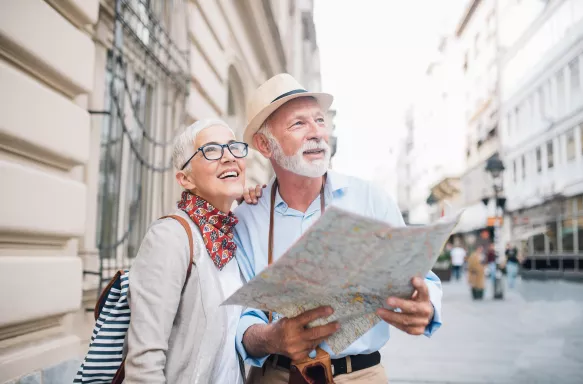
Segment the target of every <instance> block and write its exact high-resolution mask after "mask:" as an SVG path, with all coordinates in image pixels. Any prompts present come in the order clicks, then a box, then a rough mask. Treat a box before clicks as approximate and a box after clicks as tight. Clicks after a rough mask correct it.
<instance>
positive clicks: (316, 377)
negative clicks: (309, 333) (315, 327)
mask: <svg viewBox="0 0 583 384" xmlns="http://www.w3.org/2000/svg"><path fill="white" fill-rule="evenodd" d="M288 383H289V384H328V383H334V375H333V373H332V360H331V359H330V355H329V354H328V353H327V352H326V351H324V350H323V349H321V348H320V347H317V348H316V357H315V358H313V359H312V358H310V357H306V358H305V359H303V360H294V361H292V363H291V365H290V369H289V381H288Z"/></svg>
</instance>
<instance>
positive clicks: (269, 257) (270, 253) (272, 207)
mask: <svg viewBox="0 0 583 384" xmlns="http://www.w3.org/2000/svg"><path fill="white" fill-rule="evenodd" d="M325 185H326V175H324V177H323V178H322V188H321V189H320V215H323V214H324V211H325V210H326V202H325V199H324V186H325ZM277 186H278V183H277V179H275V181H274V182H273V185H272V186H271V205H270V208H269V209H270V211H269V240H268V244H267V265H271V263H273V225H274V224H273V218H274V212H275V194H276V193H277ZM272 317H273V316H272V313H271V312H269V316H268V318H269V322H270V323H271V320H272Z"/></svg>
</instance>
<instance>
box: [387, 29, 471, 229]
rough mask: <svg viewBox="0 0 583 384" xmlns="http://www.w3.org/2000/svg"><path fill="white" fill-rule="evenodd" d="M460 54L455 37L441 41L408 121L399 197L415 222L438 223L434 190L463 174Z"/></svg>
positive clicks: (407, 215)
mask: <svg viewBox="0 0 583 384" xmlns="http://www.w3.org/2000/svg"><path fill="white" fill-rule="evenodd" d="M458 52H459V51H458V46H457V43H456V41H455V39H453V38H450V37H444V38H443V39H442V40H441V43H440V45H439V47H438V50H437V52H436V55H435V58H434V60H433V61H432V62H431V63H430V64H429V65H428V66H427V69H426V72H425V74H424V75H423V78H422V80H421V84H420V86H419V89H420V92H418V96H417V97H416V99H415V100H414V103H413V105H412V106H411V109H410V110H409V111H408V112H407V115H406V117H405V126H406V133H405V139H404V141H403V143H402V145H401V149H400V154H399V157H398V161H397V163H398V175H399V176H398V179H399V187H398V189H397V190H398V192H397V195H398V201H399V206H400V208H401V211H402V212H404V213H405V216H406V217H407V219H408V222H409V223H411V224H427V223H429V222H430V221H433V220H435V219H436V215H435V214H434V209H433V208H432V207H430V206H428V204H427V198H428V196H429V195H430V193H431V188H432V187H433V186H434V185H436V184H438V183H439V182H440V181H442V180H445V179H447V178H449V177H452V176H457V175H459V174H460V173H461V172H462V171H463V166H464V162H465V158H464V141H463V140H464V139H463V136H464V135H463V132H464V124H463V119H462V117H463V115H462V112H461V111H462V110H463V109H462V108H461V103H462V100H461V91H460V88H459V85H460V79H461V74H460V72H459V67H460V65H459V64H460V60H459V54H458Z"/></svg>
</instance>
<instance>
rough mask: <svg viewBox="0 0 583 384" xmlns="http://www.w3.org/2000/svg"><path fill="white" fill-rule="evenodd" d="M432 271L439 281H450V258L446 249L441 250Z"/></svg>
mask: <svg viewBox="0 0 583 384" xmlns="http://www.w3.org/2000/svg"><path fill="white" fill-rule="evenodd" d="M432 271H433V273H435V274H436V275H437V277H439V279H440V280H441V281H450V280H451V256H450V254H449V251H448V250H447V249H445V248H444V249H443V251H442V252H441V254H440V255H439V257H438V258H437V261H436V262H435V264H434V265H433V268H432Z"/></svg>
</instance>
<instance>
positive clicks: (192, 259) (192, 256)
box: [160, 215, 194, 285]
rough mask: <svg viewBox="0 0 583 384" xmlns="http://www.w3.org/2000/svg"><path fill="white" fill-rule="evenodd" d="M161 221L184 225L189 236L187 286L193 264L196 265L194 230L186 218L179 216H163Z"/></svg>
mask: <svg viewBox="0 0 583 384" xmlns="http://www.w3.org/2000/svg"><path fill="white" fill-rule="evenodd" d="M160 219H174V220H176V221H178V222H179V223H180V224H181V225H182V227H184V230H185V231H186V235H187V236H188V247H189V248H190V261H189V262H188V269H187V270H186V280H185V283H184V284H185V285H186V281H188V278H189V277H190V272H191V271H192V264H193V263H194V245H193V240H192V230H191V229H190V224H188V221H186V219H185V218H183V217H180V216H178V215H168V216H162V217H161V218H160Z"/></svg>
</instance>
